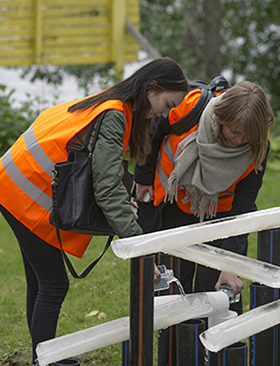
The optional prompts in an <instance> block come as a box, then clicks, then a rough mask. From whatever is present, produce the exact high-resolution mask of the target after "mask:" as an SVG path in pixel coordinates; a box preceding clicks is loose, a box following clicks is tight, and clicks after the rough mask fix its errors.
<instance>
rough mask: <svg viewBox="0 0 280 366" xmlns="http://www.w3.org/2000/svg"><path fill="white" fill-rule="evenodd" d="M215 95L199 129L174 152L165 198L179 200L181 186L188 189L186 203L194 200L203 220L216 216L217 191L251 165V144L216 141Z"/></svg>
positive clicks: (192, 203) (197, 213) (193, 206)
mask: <svg viewBox="0 0 280 366" xmlns="http://www.w3.org/2000/svg"><path fill="white" fill-rule="evenodd" d="M219 98H220V97H217V98H212V100H211V101H210V102H209V103H208V105H207V107H206V108H205V110H204V112H203V114H202V116H201V118H200V121H199V127H198V129H197V130H196V131H195V132H194V133H192V134H190V135H188V136H187V137H186V138H185V139H184V140H182V141H181V142H180V143H179V145H178V148H177V151H176V154H175V168H174V170H173V172H172V173H171V175H170V177H169V179H168V183H167V191H166V197H165V201H166V200H169V201H170V203H172V202H173V200H174V197H175V199H176V201H177V197H178V189H180V188H183V189H185V190H186V195H185V198H184V200H183V203H186V202H189V201H190V202H191V211H192V212H193V213H194V214H195V215H196V216H198V217H199V218H200V221H201V222H202V221H203V218H204V215H205V214H206V217H207V218H211V217H213V216H215V215H216V211H217V202H218V194H219V193H220V192H225V191H226V189H227V188H228V187H230V186H231V185H232V184H233V183H234V182H235V181H236V180H237V179H238V178H239V177H240V176H241V175H242V174H243V173H244V172H245V170H246V169H247V168H248V167H249V165H250V164H251V162H252V156H251V154H252V152H251V148H250V146H249V144H245V145H242V146H240V147H235V148H232V147H228V146H227V147H225V146H222V145H221V144H220V143H219V142H218V141H217V140H216V137H215V136H217V130H218V128H219V126H218V123H217V122H216V121H215V115H214V114H213V112H212V108H213V105H214V103H216V101H217V100H218V99H219Z"/></svg>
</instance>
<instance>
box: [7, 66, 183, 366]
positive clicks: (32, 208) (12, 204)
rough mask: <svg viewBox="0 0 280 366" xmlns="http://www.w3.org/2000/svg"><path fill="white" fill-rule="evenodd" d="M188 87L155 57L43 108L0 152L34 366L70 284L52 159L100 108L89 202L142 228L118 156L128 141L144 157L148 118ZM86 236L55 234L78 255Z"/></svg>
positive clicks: (77, 142)
mask: <svg viewBox="0 0 280 366" xmlns="http://www.w3.org/2000/svg"><path fill="white" fill-rule="evenodd" d="M188 88H189V87H188V83H187V81H186V78H185V76H184V74H183V72H182V70H181V68H180V67H179V65H178V64H177V63H176V62H174V61H172V60H170V59H157V60H154V61H152V62H150V63H148V64H146V65H145V66H143V67H141V68H140V69H139V70H137V71H136V72H135V73H134V74H133V75H132V76H130V77H129V78H127V79H126V80H123V81H121V82H119V83H117V84H115V85H113V86H112V87H110V88H108V89H106V90H104V91H103V92H101V93H98V94H95V95H93V96H90V97H87V98H82V99H80V100H76V101H72V102H68V103H64V104H61V105H58V106H55V107H52V108H49V109H47V110H45V111H44V112H43V113H42V114H41V115H40V116H39V117H38V118H37V119H36V120H35V122H34V123H33V124H32V125H31V126H30V128H29V129H28V130H27V131H26V132H25V133H24V134H23V135H21V136H20V137H19V139H18V140H17V141H16V142H15V144H14V145H13V146H12V147H11V148H10V149H9V150H8V151H7V152H6V153H5V154H4V156H3V157H2V158H1V161H0V184H1V190H0V210H1V212H2V214H3V215H4V217H5V219H6V220H7V222H8V223H9V225H10V226H11V228H12V230H13V231H14V233H15V235H16V237H17V239H18V242H19V245H20V248H21V252H22V256H23V261H24V267H25V273H26V279H27V321H28V326H29V330H30V334H31V338H32V346H33V357H32V362H33V364H34V363H35V360H36V358H37V355H36V346H37V344H38V343H39V342H43V341H46V340H48V339H51V338H54V337H55V332H56V326H57V321H58V316H59V312H60V308H61V305H62V302H63V300H64V298H65V296H66V294H67V291H68V287H69V280H68V277H67V273H66V270H65V266H64V263H63V257H62V255H61V251H60V249H59V243H58V241H57V237H56V233H55V228H54V227H53V226H52V225H50V223H49V215H50V212H51V211H52V192H51V181H52V176H51V172H52V169H53V166H54V164H55V163H57V162H59V161H65V160H67V155H68V151H69V150H79V149H81V147H82V144H83V141H84V138H85V135H86V132H87V130H88V128H89V125H90V123H91V122H92V121H93V120H94V119H95V118H97V117H98V116H99V115H100V113H102V112H103V111H105V110H106V111H107V112H106V114H105V117H104V119H103V121H102V125H101V129H100V133H99V135H98V140H97V144H96V148H95V150H94V154H93V158H92V173H93V181H94V192H95V198H96V202H97V203H98V205H99V206H100V208H101V209H102V211H103V213H104V215H105V216H106V218H107V220H108V222H109V223H110V224H111V226H112V228H113V229H114V231H115V232H116V234H117V235H118V236H120V237H128V236H133V235H139V234H141V233H142V229H141V227H140V226H139V224H138V223H137V221H136V220H135V218H136V217H135V215H134V214H133V211H132V210H131V203H130V202H129V197H128V194H127V192H126V189H125V187H124V185H123V183H122V177H123V174H124V171H123V166H122V160H123V157H124V154H125V151H126V148H127V146H128V145H129V153H130V157H131V158H133V159H135V160H136V161H137V162H139V163H140V164H141V163H144V162H145V159H146V155H147V153H148V152H149V150H150V142H149V136H150V129H151V126H152V123H151V121H152V119H153V117H154V116H162V115H163V116H166V115H167V113H168V111H169V110H170V108H172V107H174V106H175V105H177V104H179V103H180V102H181V100H182V99H183V98H184V96H185V95H186V93H187V92H188ZM91 142H92V139H91V140H90V143H89V148H90V145H91ZM90 239H91V238H90V237H89V236H86V235H78V234H73V233H67V232H62V243H63V247H64V250H65V251H66V252H68V253H70V254H72V255H74V256H77V257H81V256H82V255H83V253H84V252H85V250H86V248H87V246H88V244H89V241H90ZM156 274H157V275H158V273H156Z"/></svg>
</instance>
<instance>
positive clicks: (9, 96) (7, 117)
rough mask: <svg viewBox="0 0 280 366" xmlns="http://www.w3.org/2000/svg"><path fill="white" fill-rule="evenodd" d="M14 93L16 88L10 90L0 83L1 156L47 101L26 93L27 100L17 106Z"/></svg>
mask: <svg viewBox="0 0 280 366" xmlns="http://www.w3.org/2000/svg"><path fill="white" fill-rule="evenodd" d="M14 93H15V89H12V90H11V91H8V90H7V86H6V85H1V84H0V156H1V155H3V154H4V153H5V151H7V150H8V149H9V148H10V146H11V145H12V144H13V143H14V142H15V141H16V139H17V138H18V137H19V136H20V135H21V134H22V133H23V132H24V131H25V130H26V129H27V128H28V127H29V126H30V125H31V123H32V122H33V121H34V120H35V119H36V117H37V116H38V115H39V113H40V112H41V110H42V106H43V105H44V104H45V103H46V101H41V100H40V98H39V97H35V98H31V96H30V94H26V96H27V100H26V101H24V102H20V106H19V107H15V99H14V98H13V94H14Z"/></svg>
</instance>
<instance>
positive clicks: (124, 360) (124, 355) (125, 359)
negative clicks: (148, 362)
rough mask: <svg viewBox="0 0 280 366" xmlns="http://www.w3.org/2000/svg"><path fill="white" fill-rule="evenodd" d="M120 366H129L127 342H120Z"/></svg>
mask: <svg viewBox="0 0 280 366" xmlns="http://www.w3.org/2000/svg"><path fill="white" fill-rule="evenodd" d="M122 366H129V341H124V342H122Z"/></svg>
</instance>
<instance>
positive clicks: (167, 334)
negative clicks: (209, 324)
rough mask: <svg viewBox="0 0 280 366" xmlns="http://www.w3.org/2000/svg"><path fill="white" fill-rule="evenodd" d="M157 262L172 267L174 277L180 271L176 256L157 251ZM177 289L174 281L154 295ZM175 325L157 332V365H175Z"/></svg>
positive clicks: (167, 293) (176, 291) (169, 292)
mask: <svg viewBox="0 0 280 366" xmlns="http://www.w3.org/2000/svg"><path fill="white" fill-rule="evenodd" d="M157 264H158V265H159V264H164V265H165V266H166V268H168V269H173V272H174V275H175V277H176V274H177V273H180V271H179V269H180V260H179V259H178V258H176V257H173V256H170V255H166V254H162V253H159V254H158V255H157ZM178 293H179V290H178V288H177V286H176V285H175V284H174V283H171V284H170V288H169V289H168V290H163V291H158V292H157V293H156V295H158V296H165V295H173V294H178ZM176 338H177V337H176V326H175V325H174V326H171V327H169V328H167V329H162V330H160V331H159V332H158V366H176V364H177V344H176V343H177V342H176Z"/></svg>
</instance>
